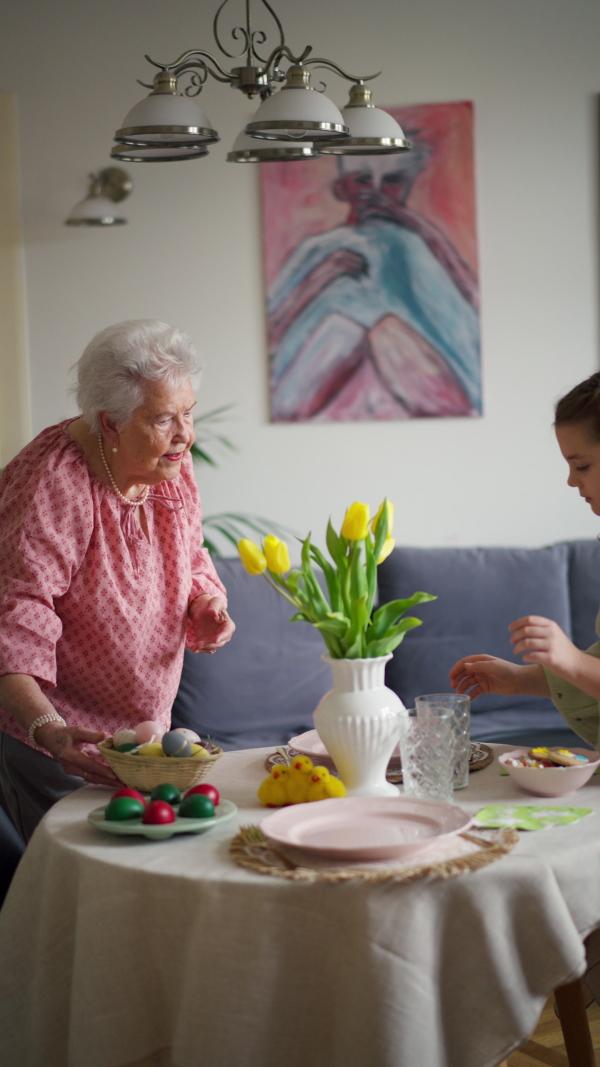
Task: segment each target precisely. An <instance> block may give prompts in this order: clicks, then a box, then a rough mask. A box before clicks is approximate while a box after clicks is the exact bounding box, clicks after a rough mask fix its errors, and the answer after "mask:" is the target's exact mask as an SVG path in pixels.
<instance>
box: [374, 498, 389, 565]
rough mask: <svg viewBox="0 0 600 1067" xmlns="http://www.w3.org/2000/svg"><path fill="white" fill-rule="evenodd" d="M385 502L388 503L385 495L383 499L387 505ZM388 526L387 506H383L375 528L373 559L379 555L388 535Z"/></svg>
mask: <svg viewBox="0 0 600 1067" xmlns="http://www.w3.org/2000/svg"><path fill="white" fill-rule="evenodd" d="M387 503H388V498H387V497H386V498H385V500H384V504H386V505H387ZM389 528H390V525H389V509H388V508H387V507H385V508H384V509H383V511H382V512H381V518H380V519H379V522H378V523H377V530H376V532H375V544H374V547H373V555H374V556H375V561H377V560H378V559H379V556H380V554H381V549H382V548H383V545H384V542H385V539H386V537H387V536H388V530H389Z"/></svg>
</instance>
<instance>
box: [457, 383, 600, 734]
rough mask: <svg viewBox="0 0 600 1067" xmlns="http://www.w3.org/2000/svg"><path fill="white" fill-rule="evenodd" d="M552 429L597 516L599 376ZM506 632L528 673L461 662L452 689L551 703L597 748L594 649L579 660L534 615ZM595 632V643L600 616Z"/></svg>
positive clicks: (598, 654)
mask: <svg viewBox="0 0 600 1067" xmlns="http://www.w3.org/2000/svg"><path fill="white" fill-rule="evenodd" d="M554 428H555V431H556V437H557V440H558V446H559V448H560V450H561V452H562V454H563V456H564V458H565V459H566V461H567V463H568V465H569V477H568V484H569V485H570V486H572V487H573V488H574V489H578V490H579V495H580V496H582V497H583V498H584V500H585V501H586V503H587V504H589V505H590V507H591V509H592V511H593V512H594V515H598V516H600V373H597V374H592V376H591V378H587V379H586V381H584V382H581V384H580V385H576V386H575V388H574V389H572V390H571V392H569V393H567V395H566V396H564V397H563V398H562V399H561V400H559V401H558V403H557V405H556V408H555V421H554ZM509 630H511V631H512V637H511V639H510V640H511V643H512V645H513V647H514V651H515V655H517V656H522V657H523V664H528V666H524V665H521V664H518V663H510V662H508V661H507V660H502V659H497V658H496V657H495V656H486V655H478V656H465V657H464V658H463V659H461V660H459V661H458V663H456V664H455V665H454V667H453V668H452V670H451V671H450V681H451V684H452V687H453V688H454V689H457V690H458V692H459V693H466V692H468V693H469V695H470V697H471V698H472V699H474V698H475V697H478V696H480V695H481V694H482V693H503V694H511V695H512V694H518V693H527V694H530V695H534V696H550V697H551V698H552V700H553V702H554V704H555V705H556V707H557V708H558V710H559V711H560V713H561V714H562V716H563V718H565V719H566V721H567V722H568V724H569V726H571V728H572V729H573V730H575V732H576V733H578V734H579V735H580V736H581V737H583V738H584V740H585V741H587V742H588V743H589V744H591V745H593V746H594V747H595V748H598V747H599V744H598V742H599V725H600V704H599V701H600V641H598V642H596V644H594V645H592V646H591V648H588V649H587V651H585V652H582V651H581V650H580V649H578V648H576V647H575V645H574V644H573V642H572V641H570V640H569V638H568V637H567V635H566V634H565V633H564V632H563V630H561V628H560V626H558V625H557V623H555V622H553V621H552V620H551V619H545V618H543V617H542V616H540V615H526V616H524V617H523V618H522V619H516V620H515V621H514V622H512V623H511V624H510V626H509ZM596 632H597V633H598V636H600V612H599V614H598V618H597V620H596ZM529 664H531V666H529Z"/></svg>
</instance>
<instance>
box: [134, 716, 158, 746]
mask: <svg viewBox="0 0 600 1067" xmlns="http://www.w3.org/2000/svg"><path fill="white" fill-rule="evenodd" d="M163 734H164V730H163V728H162V726H161V725H160V723H158V722H153V721H152V719H148V720H147V721H146V722H140V723H138V725H137V726H136V728H135V739H136V741H137V743H138V745H143V744H145V742H146V741H152V738H154V740H155V741H160V739H161V737H162V735H163Z"/></svg>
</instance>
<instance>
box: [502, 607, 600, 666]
mask: <svg viewBox="0 0 600 1067" xmlns="http://www.w3.org/2000/svg"><path fill="white" fill-rule="evenodd" d="M508 628H509V630H510V631H511V632H512V637H511V639H510V640H511V644H512V646H513V648H514V651H515V655H517V656H522V657H523V662H524V663H540V664H542V663H543V664H544V666H545V667H549V668H550V670H551V671H553V672H554V673H555V674H558V675H560V677H561V678H569V677H570V676H572V675H573V674H575V673H576V672H577V670H578V668H579V666H580V662H581V657H582V656H584V655H585V653H583V652H580V650H579V649H578V648H575V645H574V644H573V642H572V641H570V640H569V638H568V637H567V635H566V633H565V632H564V631H563V630H561V628H560V626H559V625H558V623H556V622H553V621H552V619H545V618H544V617H543V616H541V615H525V616H524V617H523V618H522V619H516V620H515V622H511V624H510V626H509V627H508Z"/></svg>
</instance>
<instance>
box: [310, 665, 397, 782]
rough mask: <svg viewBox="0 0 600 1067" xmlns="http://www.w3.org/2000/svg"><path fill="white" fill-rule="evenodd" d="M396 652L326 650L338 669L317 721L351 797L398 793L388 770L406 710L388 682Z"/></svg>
mask: <svg viewBox="0 0 600 1067" xmlns="http://www.w3.org/2000/svg"><path fill="white" fill-rule="evenodd" d="M391 658H392V657H391V655H389V656H377V657H376V658H374V659H332V658H331V656H327V655H325V656H323V659H324V660H325V662H326V663H328V664H329V666H330V667H331V670H332V671H333V689H330V690H329V692H328V693H326V694H325V696H324V697H323V698H322V700H320V702H319V704H318V705H317V708H316V709H315V712H314V722H315V727H316V730H317V732H318V734H319V737H320V738H321V741H322V742H323V744H324V745H325V747H326V748H327V751H328V752H329V755H330V756H331V758H332V759H333V760H334V762H335V765H336V767H337V769H338V771H339V773H340V778H341V779H342V782H343V783H344V785H345V786H346V791H347V794H348V796H351V797H389V796H398V794H399V789H398V788H397V787H396V786H395V785H392V784H391V782H388V781H387V780H386V776H385V774H386V770H387V765H388V763H389V761H390V757H391V755H392V752H393V751H394V748H395V747H396V745H397V743H398V736H399V716H400V714H401V713H402V711H404V710H405V708H404V704H403V703H402V701H401V700H400V698H399V697H397V696H396V694H395V693H394V692H393V690H392V689H389V688H388V687H387V686H386V684H385V665H386V663H387V662H388V660H390V659H391Z"/></svg>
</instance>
